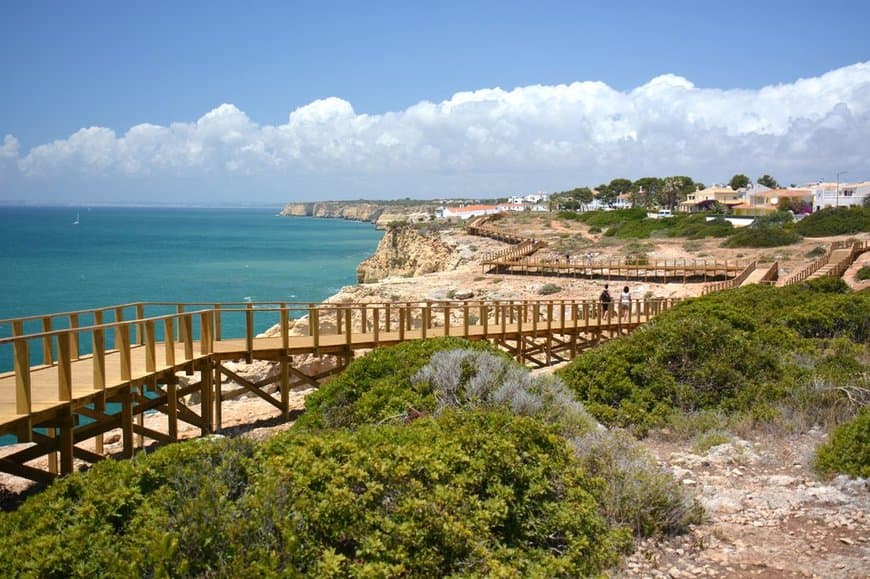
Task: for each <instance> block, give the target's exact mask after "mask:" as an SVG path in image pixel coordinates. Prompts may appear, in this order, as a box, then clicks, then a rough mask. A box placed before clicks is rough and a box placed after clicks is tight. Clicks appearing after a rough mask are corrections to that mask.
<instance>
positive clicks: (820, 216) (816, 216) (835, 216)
mask: <svg viewBox="0 0 870 579" xmlns="http://www.w3.org/2000/svg"><path fill="white" fill-rule="evenodd" d="M797 231H798V233H800V234H801V235H805V236H806V237H829V236H831V235H847V234H853V233H866V232H868V231H870V208H868V207H831V208H828V209H822V210H821V211H816V212H815V213H812V214H810V215H807V216H806V217H804V218H803V219H802V220H801V221H800V222H799V223H798V224H797Z"/></svg>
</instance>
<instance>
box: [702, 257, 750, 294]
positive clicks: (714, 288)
mask: <svg viewBox="0 0 870 579" xmlns="http://www.w3.org/2000/svg"><path fill="white" fill-rule="evenodd" d="M757 266H758V262H755V261H753V262H750V263H749V265H747V266H746V269H744V270H743V271H742V272H740V274H739V275H737V276H735V277H733V278H731V279H729V280H725V281H720V282H718V283H711V284H708V285H705V286H704V287H703V288H702V289H701V295H703V296H705V295H707V294H711V293H713V292H718V291H722V290H726V289H731V288H735V287H738V286H739V285H740V284H742V283H743V282H744V281H746V279H747V278H748V277H749V276H750V275H752V273H753V272H754V271H755V268H756V267H757Z"/></svg>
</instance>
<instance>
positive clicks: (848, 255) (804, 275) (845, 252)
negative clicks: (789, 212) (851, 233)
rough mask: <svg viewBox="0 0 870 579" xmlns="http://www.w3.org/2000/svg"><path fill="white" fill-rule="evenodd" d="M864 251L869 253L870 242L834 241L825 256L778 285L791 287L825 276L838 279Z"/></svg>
mask: <svg viewBox="0 0 870 579" xmlns="http://www.w3.org/2000/svg"><path fill="white" fill-rule="evenodd" d="M865 251H870V240H867V239H865V240H863V241H835V242H834V243H832V244H831V247H830V249H828V252H827V253H826V254H825V255H823V256H821V257H820V258H818V259H817V260H815V261H813V262H812V263H810V264H809V265H807V266H806V267H804V268H803V269H800V270H798V271H797V272H795V273H794V274H792V275H790V276H789V277H787V278H785V279H784V280H782V281H781V282H780V284H779V285H791V284H795V283H799V282H802V281H805V280H810V279H818V278H820V277H825V276H836V277H839V276H841V275H843V272H845V271H846V270H847V269H849V266H850V265H852V263H853V262H854V261H855V259H857V257H858V256H859V255H861V254H862V253H864V252H865Z"/></svg>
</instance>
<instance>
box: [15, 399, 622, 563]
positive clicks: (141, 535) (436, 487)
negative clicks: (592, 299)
mask: <svg viewBox="0 0 870 579" xmlns="http://www.w3.org/2000/svg"><path fill="white" fill-rule="evenodd" d="M597 484H598V482H597V481H596V480H594V479H592V478H590V477H589V476H588V475H587V474H586V473H585V472H584V471H583V469H582V468H581V466H580V464H579V463H578V462H577V461H576V459H575V458H574V456H573V453H572V451H571V449H570V448H569V447H568V445H567V444H566V442H565V440H564V439H563V438H561V437H560V436H557V435H556V434H554V433H553V431H552V429H550V428H549V427H548V426H547V425H545V424H542V423H541V422H539V421H536V420H532V419H528V418H518V417H513V416H509V415H506V414H502V413H493V412H488V413H455V412H453V413H447V414H445V415H444V416H441V417H439V418H437V419H422V420H418V421H416V422H414V423H413V424H411V425H408V426H379V427H377V426H370V427H364V428H362V429H360V430H358V431H355V432H347V431H329V432H322V433H313V432H308V433H304V432H301V433H295V432H293V431H290V432H286V433H282V434H281V435H278V436H276V437H273V438H272V439H271V440H270V441H268V442H267V443H265V444H264V445H261V446H259V447H257V446H256V443H252V442H249V441H244V440H220V441H208V440H206V441H196V442H189V443H181V444H176V445H170V446H168V447H166V448H164V449H161V450H159V451H157V452H156V453H155V454H154V455H152V456H148V457H143V458H140V459H136V460H131V461H122V462H115V461H111V460H110V461H106V462H104V463H102V464H99V465H97V466H96V467H94V468H93V469H92V470H91V471H89V472H87V473H78V474H73V475H71V476H69V477H67V478H65V479H61V480H59V481H57V482H56V483H55V484H53V485H52V486H51V487H50V488H49V489H48V490H46V491H45V492H44V493H42V494H41V495H37V496H34V497H31V498H30V499H29V500H28V501H26V502H25V504H24V505H23V506H22V507H21V508H20V509H19V510H18V511H16V512H12V513H2V514H0V568H2V569H3V573H4V575H8V576H34V577H36V576H39V577H93V576H169V575H178V576H216V577H235V576H260V575H262V576H279V575H280V576H284V575H290V576H318V577H319V576H445V575H476V576H483V575H488V576H490V575H496V576H507V575H514V574H520V575H527V576H588V575H592V574H596V573H599V572H601V570H602V569H604V568H606V567H608V566H610V565H612V564H613V563H614V562H615V561H616V557H617V555H618V552H619V551H620V550H622V549H625V548H627V547H628V546H629V536H628V534H627V533H625V532H622V531H620V530H611V529H610V528H609V526H608V524H607V522H606V521H605V520H604V519H603V518H602V517H601V516H600V515H599V514H598V512H597V510H598V504H597V503H596V500H595V497H594V495H593V494H591V492H590V490H591V489H592V488H594V487H595V486H596V485H597Z"/></svg>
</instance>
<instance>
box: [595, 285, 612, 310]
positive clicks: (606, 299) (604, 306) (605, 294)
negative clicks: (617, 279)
mask: <svg viewBox="0 0 870 579" xmlns="http://www.w3.org/2000/svg"><path fill="white" fill-rule="evenodd" d="M598 301H600V302H601V313H603V314H606V313H607V312H608V310H609V309H610V302H612V301H613V298H612V297H611V296H610V286H608V285H607V284H604V291H602V292H601V295H600V296H598Z"/></svg>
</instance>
